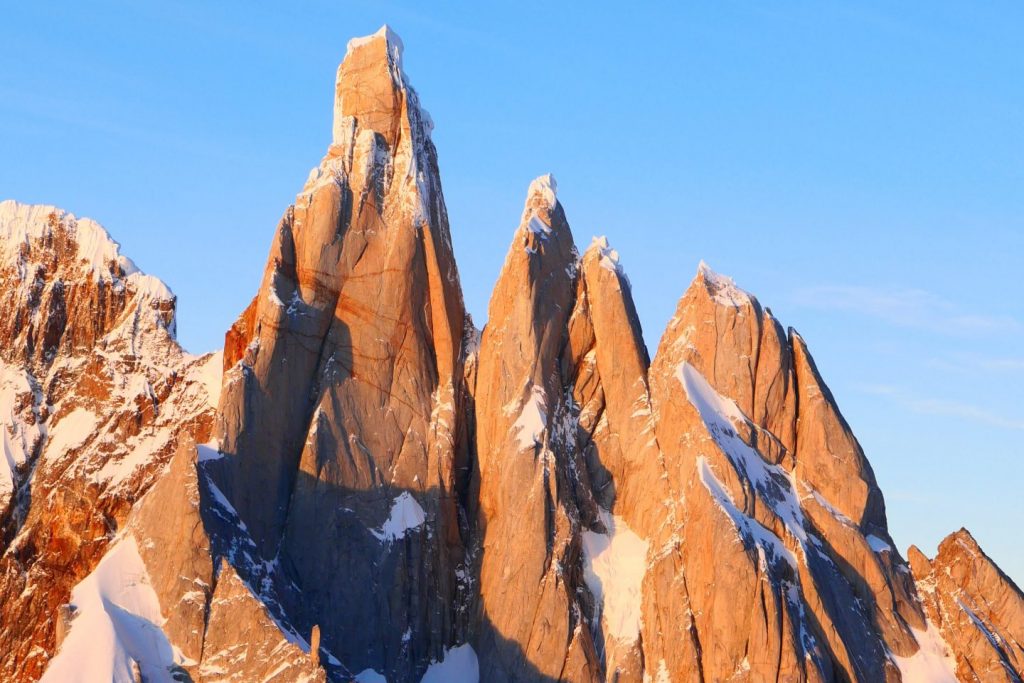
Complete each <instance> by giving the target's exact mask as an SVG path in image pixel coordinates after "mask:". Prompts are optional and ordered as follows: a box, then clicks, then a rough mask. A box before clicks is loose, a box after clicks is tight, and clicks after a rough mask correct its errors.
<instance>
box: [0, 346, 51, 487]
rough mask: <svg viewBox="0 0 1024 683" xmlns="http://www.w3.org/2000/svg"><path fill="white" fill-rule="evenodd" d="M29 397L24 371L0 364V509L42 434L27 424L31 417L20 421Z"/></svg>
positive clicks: (39, 427)
mask: <svg viewBox="0 0 1024 683" xmlns="http://www.w3.org/2000/svg"><path fill="white" fill-rule="evenodd" d="M33 394H34V389H33V387H32V384H31V383H30V382H29V376H28V373H27V372H26V371H25V370H22V369H21V368H17V367H15V366H13V365H8V364H7V363H0V507H3V506H4V505H5V504H6V499H7V497H8V496H10V495H11V494H12V493H13V492H14V488H15V475H16V474H17V471H18V469H19V468H21V467H23V466H24V465H25V463H26V462H28V458H29V456H30V455H31V453H32V451H33V449H34V448H35V446H36V444H37V443H38V442H39V440H40V439H41V438H42V436H43V433H44V427H43V426H42V425H41V424H40V422H39V421H38V420H31V415H30V416H28V417H29V418H30V420H31V421H26V420H25V419H23V410H24V408H23V407H22V406H21V403H22V402H23V401H24V400H25V398H30V399H31V398H32V397H33Z"/></svg>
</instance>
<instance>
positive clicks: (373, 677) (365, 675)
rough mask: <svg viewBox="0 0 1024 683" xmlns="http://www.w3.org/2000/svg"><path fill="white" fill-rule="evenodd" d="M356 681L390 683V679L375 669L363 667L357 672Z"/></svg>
mask: <svg viewBox="0 0 1024 683" xmlns="http://www.w3.org/2000/svg"><path fill="white" fill-rule="evenodd" d="M356 683H388V679H387V678H386V677H384V676H383V675H381V674H379V673H377V672H376V671H374V670H373V669H363V670H362V671H360V672H359V673H357V674H356Z"/></svg>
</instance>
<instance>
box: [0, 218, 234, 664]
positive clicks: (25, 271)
mask: <svg viewBox="0 0 1024 683" xmlns="http://www.w3.org/2000/svg"><path fill="white" fill-rule="evenodd" d="M0 237H2V242H0V247H2V248H0V256H2V259H0V281H2V282H3V287H0V403H2V405H0V423H2V425H0V426H2V428H3V446H4V455H5V457H4V458H2V459H0V529H2V549H3V551H2V555H0V594H3V595H4V596H5V598H4V600H3V601H2V602H0V623H2V624H3V625H4V628H2V629H0V678H4V679H5V680H35V679H36V678H38V676H39V675H40V674H41V673H42V671H43V669H44V668H45V667H46V664H47V661H48V659H49V657H50V656H51V655H52V654H53V652H54V650H55V646H56V635H57V634H56V629H55V624H56V623H58V622H59V619H58V614H59V613H60V610H61V606H62V605H64V604H65V603H67V602H68V599H69V594H70V591H71V588H72V587H73V586H74V585H75V584H76V583H78V582H79V581H80V580H82V579H83V578H84V577H85V576H86V575H87V574H89V573H90V572H91V571H92V570H93V569H94V567H95V566H96V565H97V563H98V562H99V560H100V558H101V557H103V555H104V553H105V551H106V550H107V548H108V546H109V545H110V543H111V541H112V540H113V539H114V538H115V536H116V535H117V533H118V531H119V530H120V529H121V528H122V526H123V524H124V522H125V520H126V518H127V517H128V514H129V512H130V510H131V508H132V506H133V504H134V503H135V501H137V500H138V499H139V497H140V496H141V495H142V494H143V493H144V492H145V491H146V490H147V489H148V487H149V486H150V485H151V484H152V482H153V480H154V479H155V478H156V476H157V474H158V472H159V471H160V470H161V468H162V467H163V465H164V464H166V463H167V461H168V460H169V459H170V457H171V455H172V453H173V451H174V444H175V441H176V436H177V434H179V433H180V432H189V433H193V434H195V435H196V436H197V438H200V439H205V438H207V437H208V434H209V432H210V428H211V426H212V421H213V412H214V410H213V409H214V406H215V404H216V395H217V393H218V392H219V389H220V368H219V364H220V361H219V358H218V357H217V356H204V357H201V358H198V357H194V356H189V355H188V354H186V353H184V352H183V351H182V350H181V348H180V347H179V346H178V345H177V343H176V342H175V340H174V307H175V300H174V296H173V295H172V294H171V293H170V290H168V289H167V288H166V287H165V286H164V285H163V284H162V283H161V282H160V281H159V280H157V279H156V278H153V277H151V276H148V275H144V274H142V273H141V272H139V271H138V270H137V269H136V268H135V266H134V265H133V264H132V262H131V261H130V260H128V259H127V258H126V257H124V256H122V255H121V254H120V252H119V249H118V246H117V244H116V243H115V242H114V241H113V240H111V239H110V237H109V236H108V235H107V233H106V231H104V230H103V228H102V227H100V226H99V225H98V224H96V223H94V222H92V221H89V220H86V219H76V218H75V217H74V216H72V215H70V214H68V213H66V212H64V211H61V210H59V209H56V208H54V207H49V206H28V205H22V204H18V203H15V202H10V201H7V202H3V203H0Z"/></svg>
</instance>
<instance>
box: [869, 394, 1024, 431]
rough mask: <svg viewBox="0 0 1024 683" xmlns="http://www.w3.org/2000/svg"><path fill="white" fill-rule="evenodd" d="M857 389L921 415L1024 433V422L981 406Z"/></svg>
mask: <svg viewBox="0 0 1024 683" xmlns="http://www.w3.org/2000/svg"><path fill="white" fill-rule="evenodd" d="M857 389H858V390H860V391H861V392H862V393H865V394H870V395H872V396H883V397H885V398H887V399H889V400H891V401H893V402H895V403H896V404H897V405H899V406H901V407H903V408H905V409H907V410H909V411H910V412H912V413H917V414H918V415H938V416H942V417H955V418H958V419H961V420H969V421H971V422H977V423H979V424H983V425H987V426H989V427H998V428H1000V429H1011V430H1014V431H1024V419H1021V418H1013V417H1005V416H1002V415H997V414H995V413H993V412H991V411H989V410H985V409H984V408H982V407H980V406H976V405H973V404H970V403H965V402H963V401H950V400H946V399H937V398H925V397H922V396H916V395H914V394H912V393H911V392H909V391H906V390H904V389H902V388H900V387H896V386H893V385H890V384H860V385H858V386H857Z"/></svg>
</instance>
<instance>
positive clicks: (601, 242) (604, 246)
mask: <svg viewBox="0 0 1024 683" xmlns="http://www.w3.org/2000/svg"><path fill="white" fill-rule="evenodd" d="M590 248H591V249H597V252H598V259H599V261H598V263H600V264H601V267H602V268H604V269H605V270H610V271H612V272H613V273H615V274H616V275H622V266H621V265H620V264H619V252H618V251H616V250H615V249H612V248H611V246H610V245H609V244H608V238H607V237H605V236H604V235H602V236H601V237H595V238H594V239H593V240H592V241H591V242H590Z"/></svg>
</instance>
